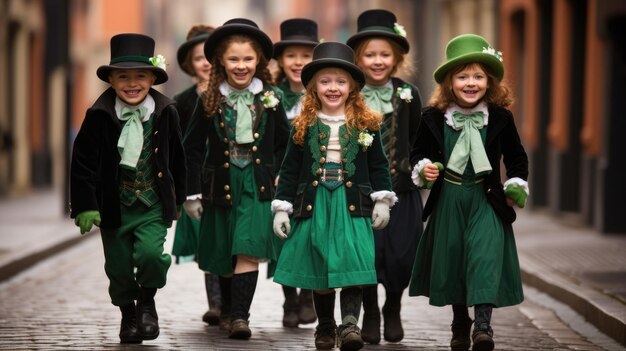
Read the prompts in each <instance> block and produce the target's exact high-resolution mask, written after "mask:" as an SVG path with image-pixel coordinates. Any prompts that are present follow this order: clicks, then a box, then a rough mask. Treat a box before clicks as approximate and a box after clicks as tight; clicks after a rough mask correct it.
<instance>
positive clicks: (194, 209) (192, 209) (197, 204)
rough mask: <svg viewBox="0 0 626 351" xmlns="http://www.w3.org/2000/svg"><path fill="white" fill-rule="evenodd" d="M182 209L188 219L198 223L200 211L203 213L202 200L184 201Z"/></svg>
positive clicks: (200, 216) (200, 215)
mask: <svg viewBox="0 0 626 351" xmlns="http://www.w3.org/2000/svg"><path fill="white" fill-rule="evenodd" d="M183 207H184V208H185V212H187V214H188V215H189V217H191V218H193V219H195V220H198V221H199V220H200V218H202V211H204V208H203V207H202V200H200V199H194V200H186V201H185V202H184V203H183Z"/></svg>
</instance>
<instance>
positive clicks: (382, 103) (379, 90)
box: [361, 85, 393, 114]
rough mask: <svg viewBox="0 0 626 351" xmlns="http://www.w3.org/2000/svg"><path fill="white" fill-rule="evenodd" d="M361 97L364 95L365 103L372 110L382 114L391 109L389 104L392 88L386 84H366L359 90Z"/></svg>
mask: <svg viewBox="0 0 626 351" xmlns="http://www.w3.org/2000/svg"><path fill="white" fill-rule="evenodd" d="M361 92H362V93H363V97H365V103H366V104H367V105H368V106H369V107H370V108H371V109H372V110H374V111H376V112H380V113H382V114H387V113H389V112H391V111H393V106H392V104H391V97H392V96H393V89H392V88H390V87H388V86H382V87H372V86H369V85H366V86H365V87H363V90H361Z"/></svg>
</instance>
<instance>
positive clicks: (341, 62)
mask: <svg viewBox="0 0 626 351" xmlns="http://www.w3.org/2000/svg"><path fill="white" fill-rule="evenodd" d="M328 67H338V68H341V69H344V70H346V71H348V73H350V75H351V76H352V78H353V79H354V80H355V81H356V82H357V83H358V84H359V87H360V88H363V86H364V85H365V76H364V75H363V72H362V71H361V69H360V68H359V67H358V66H357V65H355V64H354V51H352V49H350V47H349V46H348V45H346V44H342V43H338V42H333V41H327V42H324V43H321V44H319V45H317V46H316V47H315V48H314V49H313V61H311V62H309V63H307V64H306V65H305V66H304V67H303V68H302V76H301V77H302V84H304V85H305V86H306V85H308V84H309V81H310V80H311V79H312V78H313V75H315V72H317V71H319V70H321V69H322V68H328Z"/></svg>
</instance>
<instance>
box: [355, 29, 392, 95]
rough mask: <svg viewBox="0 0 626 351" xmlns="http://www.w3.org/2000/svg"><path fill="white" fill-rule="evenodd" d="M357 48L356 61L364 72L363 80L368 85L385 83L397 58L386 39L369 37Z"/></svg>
mask: <svg viewBox="0 0 626 351" xmlns="http://www.w3.org/2000/svg"><path fill="white" fill-rule="evenodd" d="M363 45H364V47H363V48H362V49H360V50H358V52H357V54H358V56H357V58H356V61H357V62H356V63H357V65H358V66H359V67H360V68H361V70H363V73H365V82H366V83H367V84H368V85H373V86H381V85H385V84H386V83H387V82H388V81H389V78H390V77H391V75H392V74H393V71H394V67H395V66H396V64H397V60H396V57H395V54H394V51H393V48H392V47H391V44H390V43H389V41H388V40H385V39H377V38H374V39H370V40H368V41H367V42H366V43H364V44H363Z"/></svg>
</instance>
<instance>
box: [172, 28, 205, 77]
mask: <svg viewBox="0 0 626 351" xmlns="http://www.w3.org/2000/svg"><path fill="white" fill-rule="evenodd" d="M208 37H209V33H205V34H200V35H198V36H195V37H193V38H191V39H189V40H187V41H186V42H184V43H182V44H181V45H180V47H179V48H178V51H177V52H176V59H177V60H178V65H179V66H180V68H181V69H182V70H183V71H185V73H187V74H189V75H193V72H188V71H187V70H186V69H185V67H184V65H183V64H184V63H185V59H187V54H189V51H191V50H193V48H194V47H195V46H196V45H198V44H200V43H204V42H205V41H206V40H207V38H208Z"/></svg>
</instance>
